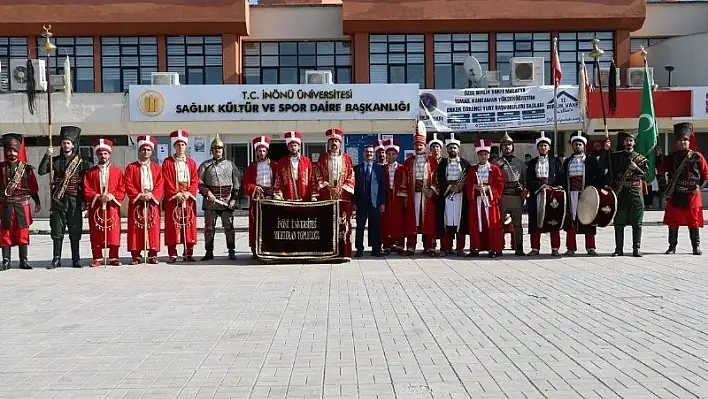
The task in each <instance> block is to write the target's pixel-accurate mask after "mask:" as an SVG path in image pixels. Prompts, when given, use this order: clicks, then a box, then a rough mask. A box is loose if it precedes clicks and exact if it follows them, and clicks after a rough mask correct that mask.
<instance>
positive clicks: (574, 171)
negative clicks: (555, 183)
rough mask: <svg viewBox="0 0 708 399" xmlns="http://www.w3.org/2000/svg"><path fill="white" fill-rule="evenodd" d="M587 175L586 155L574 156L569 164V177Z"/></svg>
mask: <svg viewBox="0 0 708 399" xmlns="http://www.w3.org/2000/svg"><path fill="white" fill-rule="evenodd" d="M583 175H585V154H581V155H573V157H572V158H571V160H570V162H569V163H568V176H571V177H572V176H583Z"/></svg>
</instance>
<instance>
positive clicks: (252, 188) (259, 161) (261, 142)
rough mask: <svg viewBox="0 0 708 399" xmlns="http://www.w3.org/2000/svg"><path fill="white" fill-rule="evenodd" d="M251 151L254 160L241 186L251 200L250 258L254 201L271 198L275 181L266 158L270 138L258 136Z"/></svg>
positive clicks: (252, 243) (249, 208)
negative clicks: (254, 156) (253, 153)
mask: <svg viewBox="0 0 708 399" xmlns="http://www.w3.org/2000/svg"><path fill="white" fill-rule="evenodd" d="M252 143H253V149H254V150H255V151H256V160H255V161H254V162H252V163H251V164H250V165H248V169H247V170H246V175H245V176H244V177H243V185H244V187H245V188H246V194H247V195H248V197H249V198H250V199H251V200H250V201H249V204H248V246H249V247H251V253H252V254H253V255H252V257H253V258H254V259H255V257H256V200H259V199H271V198H273V182H274V180H275V175H274V170H273V169H274V167H275V163H274V162H271V161H270V159H269V158H268V149H269V148H270V137H268V136H258V137H256V138H254V139H253V141H252Z"/></svg>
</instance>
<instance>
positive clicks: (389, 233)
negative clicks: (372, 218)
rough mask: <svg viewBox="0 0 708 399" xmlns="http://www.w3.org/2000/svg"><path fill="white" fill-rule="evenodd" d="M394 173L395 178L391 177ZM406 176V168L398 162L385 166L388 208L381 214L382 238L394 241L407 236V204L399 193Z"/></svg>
mask: <svg viewBox="0 0 708 399" xmlns="http://www.w3.org/2000/svg"><path fill="white" fill-rule="evenodd" d="M391 175H393V179H391ZM405 176H406V168H405V166H403V165H402V164H400V163H398V162H396V163H395V164H394V165H391V164H386V165H385V166H384V185H385V186H386V209H385V210H384V212H383V213H382V214H381V238H382V239H384V240H389V241H394V240H397V239H401V238H404V237H405V231H406V226H405V225H406V223H405V220H406V218H405V206H404V204H403V199H404V198H405V197H401V196H399V195H398V188H399V187H401V184H402V180H403V179H404V178H405Z"/></svg>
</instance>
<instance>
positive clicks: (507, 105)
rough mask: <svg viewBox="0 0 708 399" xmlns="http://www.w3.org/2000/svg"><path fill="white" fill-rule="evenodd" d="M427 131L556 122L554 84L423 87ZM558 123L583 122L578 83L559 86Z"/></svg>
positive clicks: (511, 126)
mask: <svg viewBox="0 0 708 399" xmlns="http://www.w3.org/2000/svg"><path fill="white" fill-rule="evenodd" d="M419 99H420V104H419V106H420V115H419V118H420V119H421V120H422V121H424V122H425V126H426V127H427V128H428V130H432V131H437V132H458V131H474V130H505V129H523V128H533V127H539V126H549V125H553V123H554V117H553V114H554V112H553V86H529V87H498V88H487V89H461V90H421V91H420V97H419ZM557 99H558V112H557V115H558V123H559V124H565V123H580V122H581V121H582V117H581V115H580V108H579V107H578V86H558V96H557Z"/></svg>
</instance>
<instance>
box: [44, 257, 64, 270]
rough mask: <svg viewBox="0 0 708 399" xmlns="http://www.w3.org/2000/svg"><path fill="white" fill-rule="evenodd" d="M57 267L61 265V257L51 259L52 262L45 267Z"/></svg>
mask: <svg viewBox="0 0 708 399" xmlns="http://www.w3.org/2000/svg"><path fill="white" fill-rule="evenodd" d="M57 267H61V258H54V259H52V263H50V264H49V267H47V269H56V268H57Z"/></svg>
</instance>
